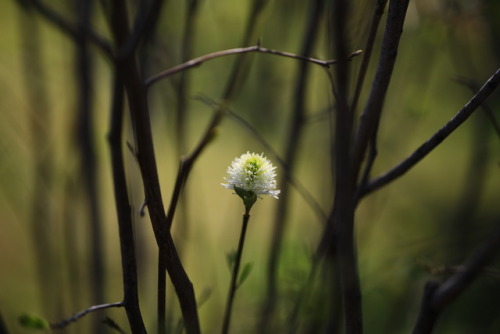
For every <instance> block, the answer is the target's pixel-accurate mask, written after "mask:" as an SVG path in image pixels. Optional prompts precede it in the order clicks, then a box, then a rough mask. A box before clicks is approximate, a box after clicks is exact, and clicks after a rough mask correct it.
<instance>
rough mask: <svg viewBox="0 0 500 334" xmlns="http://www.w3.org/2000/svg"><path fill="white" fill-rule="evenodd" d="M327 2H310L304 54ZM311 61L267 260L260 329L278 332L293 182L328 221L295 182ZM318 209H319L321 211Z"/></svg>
mask: <svg viewBox="0 0 500 334" xmlns="http://www.w3.org/2000/svg"><path fill="white" fill-rule="evenodd" d="M324 5H325V1H324V0H315V1H310V2H309V8H308V9H309V10H308V11H309V13H308V16H307V17H306V19H307V25H306V31H305V33H304V35H303V36H302V41H301V48H300V54H302V55H310V54H312V53H313V50H314V46H315V44H316V41H317V39H318V30H319V27H320V23H321V21H322V20H321V18H322V15H323V13H324V9H325V6H324ZM310 65H311V64H310V63H309V62H304V61H301V62H298V63H297V66H298V68H297V74H296V80H295V84H294V94H293V97H292V104H293V113H292V115H291V122H290V124H289V125H288V129H287V132H288V133H287V136H286V139H285V140H286V141H285V142H284V144H285V153H284V159H283V160H281V159H280V160H279V162H280V164H281V165H282V167H283V170H284V173H281V177H280V180H279V181H278V183H279V184H280V185H281V196H280V200H279V201H278V204H277V208H276V212H275V219H274V224H273V230H272V235H271V242H270V250H269V259H268V263H267V293H266V299H265V301H264V304H263V307H262V311H261V320H260V323H259V332H260V333H272V332H275V329H274V330H273V328H272V327H271V326H270V324H271V323H272V322H271V320H272V319H273V315H274V313H275V309H276V305H277V302H278V296H279V293H278V292H279V284H278V268H279V259H280V255H281V248H282V244H283V239H284V237H285V232H286V226H287V223H288V220H287V213H288V208H289V207H290V191H289V190H290V186H295V188H296V189H297V190H299V194H301V195H302V197H303V198H304V199H305V200H306V202H308V204H310V206H311V207H312V208H314V209H317V210H318V208H319V212H321V214H322V216H323V217H322V218H320V219H321V220H320V221H321V222H322V223H324V222H325V221H326V215H325V214H324V213H323V212H322V209H321V208H320V207H319V205H318V203H317V202H316V201H315V200H314V198H313V197H312V196H311V195H310V194H309V192H307V190H306V189H305V188H304V187H303V186H302V184H300V183H298V182H294V181H297V180H295V178H294V177H293V171H294V169H295V165H296V161H297V156H298V154H299V149H298V148H299V143H300V142H301V139H302V133H303V129H304V119H305V117H306V116H305V113H306V100H307V92H308V90H307V86H308V83H309V73H310V68H311V66H310ZM287 181H288V182H287ZM317 210H315V211H316V212H318V211H317ZM321 214H320V215H321Z"/></svg>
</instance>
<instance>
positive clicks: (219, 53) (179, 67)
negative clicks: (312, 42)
mask: <svg viewBox="0 0 500 334" xmlns="http://www.w3.org/2000/svg"><path fill="white" fill-rule="evenodd" d="M249 52H259V53H267V54H273V55H277V56H282V57H289V58H294V59H298V60H303V61H308V62H310V63H313V64H316V65H319V66H322V67H326V68H328V67H330V65H333V64H336V63H338V61H339V60H337V59H334V60H320V59H316V58H311V57H305V56H299V55H296V54H293V53H289V52H282V51H277V50H272V49H267V48H263V47H261V46H260V45H254V46H249V47H244V48H234V49H228V50H223V51H216V52H213V53H209V54H206V55H203V56H201V57H198V58H195V59H192V60H189V61H187V62H185V63H182V64H179V65H177V66H174V67H172V68H170V69H168V70H166V71H163V72H161V73H158V74H156V75H154V76H152V77H150V78H148V79H147V80H146V81H145V83H144V84H145V85H146V86H151V85H152V84H154V83H155V82H157V81H159V80H161V79H164V78H167V77H169V76H171V75H173V74H176V73H179V72H181V71H185V70H187V69H190V68H192V67H196V66H199V65H201V64H203V63H204V62H206V61H208V60H211V59H215V58H220V57H224V56H230V55H235V54H243V53H249ZM361 53H362V51H361V50H357V51H355V52H353V53H351V54H350V55H349V56H348V59H349V60H350V59H352V58H354V57H356V56H358V55H360V54H361Z"/></svg>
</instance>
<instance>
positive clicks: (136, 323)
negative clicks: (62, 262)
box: [108, 74, 146, 334]
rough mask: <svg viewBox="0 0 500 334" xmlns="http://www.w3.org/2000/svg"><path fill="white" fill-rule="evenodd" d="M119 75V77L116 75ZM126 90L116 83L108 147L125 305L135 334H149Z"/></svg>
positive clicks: (119, 82) (118, 82)
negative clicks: (131, 191)
mask: <svg viewBox="0 0 500 334" xmlns="http://www.w3.org/2000/svg"><path fill="white" fill-rule="evenodd" d="M115 75H117V74H115ZM124 93H125V92H124V88H123V85H122V82H121V80H120V78H118V77H116V78H115V82H114V92H113V102H112V110H111V119H110V130H109V136H108V140H109V144H110V148H111V166H112V171H113V189H114V195H115V203H116V212H117V215H118V231H119V236H120V252H121V262H122V278H123V304H124V307H125V311H126V312H127V317H128V321H129V324H130V328H131V330H132V333H134V334H143V333H146V329H145V326H144V321H143V319H142V315H141V309H140V306H139V296H138V288H137V263H136V256H135V241H134V230H133V224H132V210H131V207H130V202H129V199H128V195H127V194H128V189H127V181H126V176H125V165H124V161H123V150H122V133H123V114H124V108H123V102H124V95H125V94H124Z"/></svg>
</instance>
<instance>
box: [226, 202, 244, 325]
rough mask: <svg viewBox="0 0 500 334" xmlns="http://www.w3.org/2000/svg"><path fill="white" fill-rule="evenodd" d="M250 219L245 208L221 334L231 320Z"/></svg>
mask: <svg viewBox="0 0 500 334" xmlns="http://www.w3.org/2000/svg"><path fill="white" fill-rule="evenodd" d="M249 220H250V212H249V210H248V209H247V210H245V213H244V214H243V225H242V226H241V233H240V241H239V242H238V250H237V252H236V260H235V263H234V267H233V275H232V277H231V285H230V287H229V294H228V296H227V302H226V310H225V312H224V322H223V324H222V332H221V333H222V334H227V333H228V332H229V323H230V321H231V312H232V309H233V301H234V294H235V293H236V289H237V288H238V286H237V282H238V272H239V270H240V263H241V254H242V253H243V245H244V243H245V235H246V233H247V226H248V221H249Z"/></svg>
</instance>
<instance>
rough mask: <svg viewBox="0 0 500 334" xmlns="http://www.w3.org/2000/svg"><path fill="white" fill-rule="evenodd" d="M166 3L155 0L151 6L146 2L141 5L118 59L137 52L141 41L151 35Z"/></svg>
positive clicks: (162, 0)
mask: <svg viewBox="0 0 500 334" xmlns="http://www.w3.org/2000/svg"><path fill="white" fill-rule="evenodd" d="M164 3H165V0H153V1H152V3H151V4H150V5H149V6H148V4H147V3H146V2H145V3H144V4H142V5H141V6H139V9H138V13H137V15H136V19H135V22H134V24H133V27H132V30H131V32H130V35H129V37H128V39H127V42H126V43H125V44H124V45H123V46H122V48H121V49H120V50H119V51H118V53H117V56H116V57H117V59H125V58H127V57H129V56H130V54H131V53H133V52H135V50H136V49H137V46H138V45H139V43H140V42H141V41H143V40H145V39H146V38H148V37H149V36H150V35H151V32H152V30H153V29H154V27H155V26H156V23H157V22H158V18H159V17H160V13H161V9H162V7H163V4H164Z"/></svg>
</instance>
